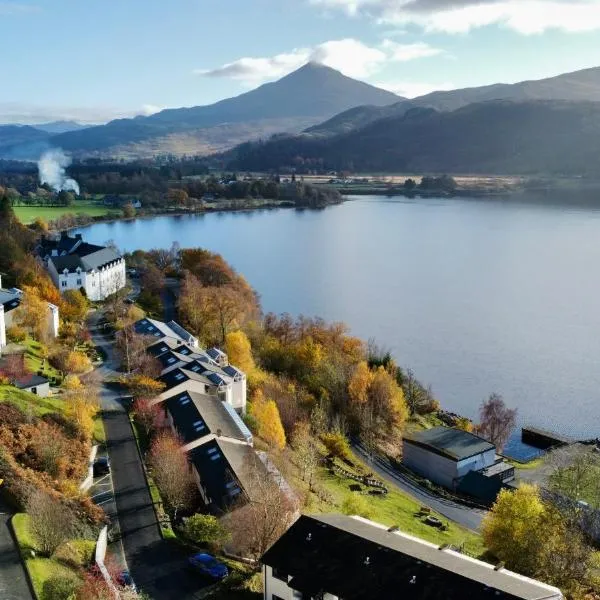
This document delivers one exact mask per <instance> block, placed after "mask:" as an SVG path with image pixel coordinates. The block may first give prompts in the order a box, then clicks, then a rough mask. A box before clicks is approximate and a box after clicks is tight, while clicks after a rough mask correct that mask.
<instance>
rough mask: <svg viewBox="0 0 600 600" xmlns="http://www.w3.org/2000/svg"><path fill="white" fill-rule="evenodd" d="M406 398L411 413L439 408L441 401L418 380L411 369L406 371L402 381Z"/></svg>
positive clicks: (421, 412)
mask: <svg viewBox="0 0 600 600" xmlns="http://www.w3.org/2000/svg"><path fill="white" fill-rule="evenodd" d="M402 388H403V390H404V399H405V401H406V406H407V407H408V410H409V412H410V415H411V416H413V415H415V414H425V413H430V412H433V411H434V410H437V409H439V403H438V402H437V400H435V399H434V398H433V395H432V393H431V390H430V389H426V388H425V387H423V385H421V383H420V382H419V381H418V380H417V378H416V377H415V375H414V373H413V372H412V370H411V369H408V370H407V371H406V375H405V377H404V378H403V381H402Z"/></svg>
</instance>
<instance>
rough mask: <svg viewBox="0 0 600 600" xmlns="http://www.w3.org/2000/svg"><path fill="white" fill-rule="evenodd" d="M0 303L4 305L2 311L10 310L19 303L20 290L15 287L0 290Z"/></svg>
mask: <svg viewBox="0 0 600 600" xmlns="http://www.w3.org/2000/svg"><path fill="white" fill-rule="evenodd" d="M0 304H2V306H3V307H4V312H5V313H7V312H10V311H11V310H14V309H15V308H17V307H18V306H19V304H21V291H20V290H17V289H11V290H0Z"/></svg>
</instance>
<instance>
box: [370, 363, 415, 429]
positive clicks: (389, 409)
mask: <svg viewBox="0 0 600 600" xmlns="http://www.w3.org/2000/svg"><path fill="white" fill-rule="evenodd" d="M368 402H369V405H370V406H371V407H372V409H373V414H374V417H375V419H376V420H377V421H379V422H380V423H382V424H383V425H384V426H385V427H386V428H387V429H391V428H392V427H402V426H403V425H404V422H405V421H406V419H407V417H408V411H407V408H406V403H405V401H404V393H403V391H402V388H401V387H400V386H399V385H398V384H397V383H396V380H395V379H394V377H392V375H391V374H390V373H389V372H388V371H387V370H386V369H385V368H384V367H379V368H378V369H377V370H376V371H375V373H374V374H373V380H372V382H371V385H370V386H369V392H368Z"/></svg>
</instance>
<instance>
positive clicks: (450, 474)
mask: <svg viewBox="0 0 600 600" xmlns="http://www.w3.org/2000/svg"><path fill="white" fill-rule="evenodd" d="M402 464H403V465H404V466H406V467H408V468H409V469H411V470H412V471H414V472H415V473H418V474H419V475H422V476H423V477H427V479H429V480H430V481H433V482H434V483H437V484H439V485H443V486H444V487H447V488H449V489H454V486H455V480H456V478H457V477H458V463H457V462H456V461H454V460H451V459H449V458H445V457H444V456H440V455H439V454H435V453H433V452H429V451H428V450H426V449H425V448H421V447H420V446H415V445H414V444H410V443H408V442H407V441H406V440H405V441H404V443H403V444H402Z"/></svg>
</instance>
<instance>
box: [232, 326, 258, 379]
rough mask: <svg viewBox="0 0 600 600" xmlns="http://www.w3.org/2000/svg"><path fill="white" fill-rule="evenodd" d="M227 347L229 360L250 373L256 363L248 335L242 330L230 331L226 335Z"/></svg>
mask: <svg viewBox="0 0 600 600" xmlns="http://www.w3.org/2000/svg"><path fill="white" fill-rule="evenodd" d="M225 349H226V352H227V356H228V357H229V362H230V363H231V364H232V365H234V366H235V367H238V368H240V369H241V370H242V371H244V372H245V373H246V374H248V375H250V374H251V373H252V372H253V371H254V369H255V368H256V365H255V364H254V358H252V347H251V345H250V340H249V339H248V336H247V335H246V334H245V333H244V332H243V331H242V330H238V331H230V332H229V333H228V334H227V335H226V336H225Z"/></svg>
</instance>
